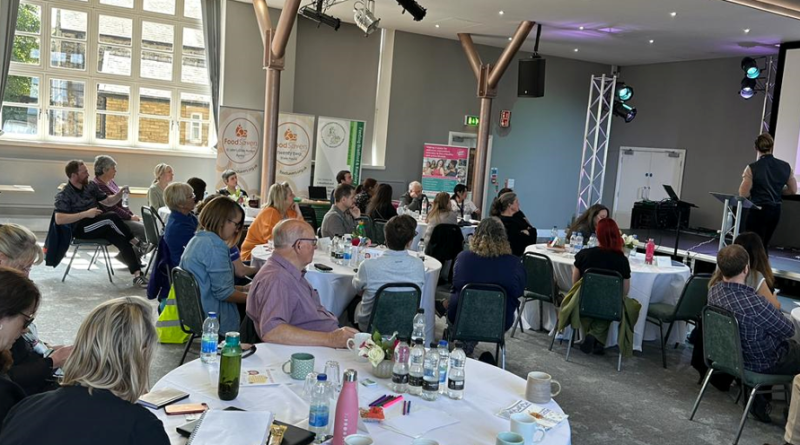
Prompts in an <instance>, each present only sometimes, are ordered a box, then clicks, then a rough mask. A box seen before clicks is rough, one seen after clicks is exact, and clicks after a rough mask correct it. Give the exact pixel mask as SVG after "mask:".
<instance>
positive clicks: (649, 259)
mask: <svg viewBox="0 0 800 445" xmlns="http://www.w3.org/2000/svg"><path fill="white" fill-rule="evenodd" d="M655 253H656V243H655V242H654V241H653V238H650V239H648V240H647V246H646V247H645V253H644V262H645V263H646V264H653V256H654V255H655Z"/></svg>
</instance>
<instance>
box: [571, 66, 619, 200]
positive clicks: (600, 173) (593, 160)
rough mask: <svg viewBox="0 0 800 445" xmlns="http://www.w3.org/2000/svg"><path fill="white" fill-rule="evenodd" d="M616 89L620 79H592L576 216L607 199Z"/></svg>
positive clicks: (614, 77)
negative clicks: (609, 144)
mask: <svg viewBox="0 0 800 445" xmlns="http://www.w3.org/2000/svg"><path fill="white" fill-rule="evenodd" d="M616 86H617V77H616V76H613V77H607V76H606V75H605V74H603V75H602V76H592V81H591V83H590V85H589V105H588V107H587V109H586V128H585V130H584V136H583V154H582V155H581V172H580V177H579V179H578V206H577V209H576V215H580V214H582V213H583V212H585V211H586V209H588V208H589V207H591V206H592V205H594V204H597V203H599V202H600V200H601V199H603V182H604V181H605V177H606V159H607V156H608V142H609V140H610V139H611V119H612V118H613V113H612V111H613V106H614V94H615V93H616Z"/></svg>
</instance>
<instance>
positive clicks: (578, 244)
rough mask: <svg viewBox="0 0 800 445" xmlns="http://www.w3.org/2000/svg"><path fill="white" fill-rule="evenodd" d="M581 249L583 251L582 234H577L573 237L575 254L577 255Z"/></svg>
mask: <svg viewBox="0 0 800 445" xmlns="http://www.w3.org/2000/svg"><path fill="white" fill-rule="evenodd" d="M581 249H583V234H582V233H578V235H577V236H576V237H575V253H576V254H577V253H578V252H580V251H581Z"/></svg>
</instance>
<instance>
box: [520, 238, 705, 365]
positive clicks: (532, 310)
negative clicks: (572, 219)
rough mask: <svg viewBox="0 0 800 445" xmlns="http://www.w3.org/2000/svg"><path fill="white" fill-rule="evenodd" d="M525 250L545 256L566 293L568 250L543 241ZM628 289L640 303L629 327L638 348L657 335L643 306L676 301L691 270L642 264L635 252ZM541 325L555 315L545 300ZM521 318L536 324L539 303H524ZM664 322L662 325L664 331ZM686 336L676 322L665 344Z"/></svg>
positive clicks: (613, 334)
mask: <svg viewBox="0 0 800 445" xmlns="http://www.w3.org/2000/svg"><path fill="white" fill-rule="evenodd" d="M525 251H526V252H535V253H540V254H544V255H547V256H548V257H549V258H550V260H551V261H552V262H553V268H554V269H555V276H556V282H557V283H558V287H559V288H560V289H561V290H562V291H563V292H565V293H566V292H567V291H569V289H570V288H571V287H572V265H573V263H574V262H575V256H574V255H572V254H568V253H560V252H552V251H549V250H547V249H546V246H545V245H544V244H536V245H533V246H528V248H527V249H525ZM630 264H631V289H630V292H628V297H630V298H633V299H635V300H636V301H638V302H639V303H641V304H642V310H641V311H640V312H639V319H638V320H637V322H636V326H635V327H634V329H633V349H635V350H637V351H641V350H642V341H643V340H646V341H654V340H658V339H659V338H660V336H659V334H658V326H656V325H654V324H651V323H647V321H646V320H647V308H648V307H649V306H650V303H668V304H677V303H678V299H679V298H680V296H681V292H682V291H683V285H684V284H685V283H686V281H687V280H688V279H689V277H690V276H691V274H692V272H691V270H690V269H689V268H688V267H687V266H686V265H683V264H680V263H676V262H673V263H672V264H673V266H672V267H663V268H659V267H657V266H655V265H648V264H644V256H643V255H641V254H639V255H638V256H637V258H634V259H631V261H630ZM544 306H545V313H544V327H545V329H552V328H553V326H554V325H555V320H556V314H555V308H554V307H553V305H552V304H549V303H545V305H544ZM522 318H523V320H525V322H526V323H527V324H528V325H530V326H533V328H534V329H538V327H539V304H538V303H536V302H532V303H528V304H527V305H526V306H525V312H524V313H523V314H522ZM667 327H668V325H665V326H664V333H665V334H666V329H667ZM618 333H619V327H618V326H617V324H616V323H614V324H612V327H611V329H610V330H609V332H608V340H607V342H606V346H614V345H616V344H617V335H618ZM685 338H686V323H685V322H677V323H676V324H675V327H673V328H672V332H671V333H670V338H669V339H667V344H672V343H683V341H684V339H685Z"/></svg>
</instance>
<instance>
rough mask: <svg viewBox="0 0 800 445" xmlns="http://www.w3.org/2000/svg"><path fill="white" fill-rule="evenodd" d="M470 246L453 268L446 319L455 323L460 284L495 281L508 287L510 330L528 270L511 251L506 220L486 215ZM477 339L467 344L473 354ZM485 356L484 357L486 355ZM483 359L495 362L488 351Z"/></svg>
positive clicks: (507, 314) (506, 326)
mask: <svg viewBox="0 0 800 445" xmlns="http://www.w3.org/2000/svg"><path fill="white" fill-rule="evenodd" d="M469 245H470V250H465V251H463V252H461V253H459V254H458V256H457V257H456V264H455V268H454V270H453V286H452V288H451V289H452V290H451V291H450V300H449V302H448V304H447V305H445V307H444V308H445V309H446V310H447V319H448V320H449V321H450V323H451V324H452V323H455V321H456V314H458V300H459V298H460V294H461V288H463V287H464V286H465V285H467V284H496V285H498V286H500V287H502V288H503V289H504V290H505V291H506V325H505V329H506V330H509V329H510V328H511V326H513V325H514V312H516V310H517V308H518V307H519V297H520V296H522V293H523V292H524V290H525V270H524V269H523V268H522V263H521V262H520V261H519V258H517V257H516V256H514V255H512V254H511V246H510V245H509V243H508V237H507V236H506V231H505V228H503V223H502V222H500V220H499V219H497V218H485V219H484V220H483V221H481V223H480V224H478V227H477V228H475V235H473V236H472V237H470V241H469ZM474 348H475V343H472V342H469V343H468V344H465V348H464V350H465V352H467V354H468V355H471V354H472V350H473V349H474ZM486 354H488V356H486V358H484V356H485V355H486ZM482 359H483V360H484V361H488V362H490V363H491V362H494V357H492V356H491V354H490V353H489V352H485V353H484V354H483V355H482Z"/></svg>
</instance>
